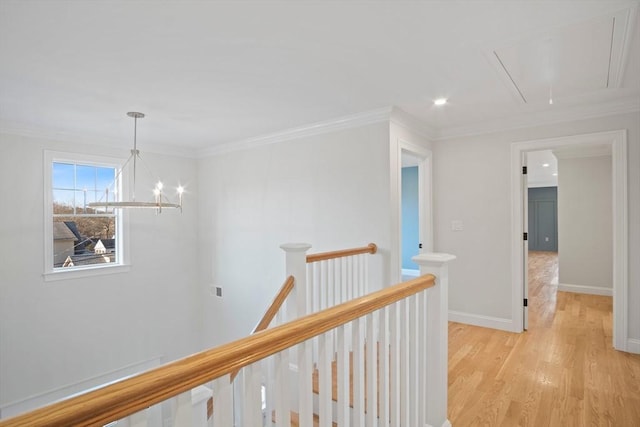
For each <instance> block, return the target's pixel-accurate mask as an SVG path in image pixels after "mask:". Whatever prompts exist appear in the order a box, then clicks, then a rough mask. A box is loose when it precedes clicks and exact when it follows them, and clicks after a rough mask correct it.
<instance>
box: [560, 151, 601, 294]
mask: <svg viewBox="0 0 640 427" xmlns="http://www.w3.org/2000/svg"><path fill="white" fill-rule="evenodd" d="M611 185H612V183H611V156H598V157H579V158H563V157H561V158H559V159H558V263H559V264H558V274H559V278H558V281H559V283H560V284H562V285H563V286H564V288H566V289H563V290H572V289H574V290H576V291H583V292H588V293H590V292H596V291H597V289H592V290H589V289H581V288H582V287H590V288H594V287H595V288H609V291H610V290H611V288H612V281H613V257H612V254H613V233H612V230H613V218H612V205H611V203H612V197H613V196H612V191H611ZM566 285H571V286H569V287H567V286H566Z"/></svg>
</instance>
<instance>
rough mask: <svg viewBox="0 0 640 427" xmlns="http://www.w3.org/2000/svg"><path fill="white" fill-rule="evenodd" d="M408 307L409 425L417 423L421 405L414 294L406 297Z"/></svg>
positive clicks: (416, 315) (416, 316)
mask: <svg viewBox="0 0 640 427" xmlns="http://www.w3.org/2000/svg"><path fill="white" fill-rule="evenodd" d="M406 301H407V307H408V309H409V328H408V329H409V377H408V379H409V395H408V398H407V400H408V401H409V425H412V426H417V425H418V408H419V407H422V406H424V405H422V404H421V403H420V402H419V401H418V397H419V396H418V345H417V343H418V328H417V325H418V309H417V306H416V304H417V302H418V301H417V298H416V296H415V295H412V296H411V297H409V298H407V299H406Z"/></svg>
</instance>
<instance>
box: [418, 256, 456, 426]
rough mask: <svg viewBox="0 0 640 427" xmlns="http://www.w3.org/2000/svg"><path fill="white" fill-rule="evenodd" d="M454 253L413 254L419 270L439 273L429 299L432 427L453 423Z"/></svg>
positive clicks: (428, 405) (429, 414)
mask: <svg viewBox="0 0 640 427" xmlns="http://www.w3.org/2000/svg"><path fill="white" fill-rule="evenodd" d="M454 259H456V257H455V255H450V254H444V253H424V254H420V255H416V256H414V257H413V258H412V260H413V262H415V263H416V264H418V265H419V266H420V274H423V275H424V274H433V275H434V276H436V285H435V286H434V287H433V288H431V289H429V291H428V292H429V293H428V300H427V347H428V354H429V358H428V360H427V366H426V369H427V372H426V375H427V385H428V392H427V401H426V402H425V405H426V412H427V423H428V424H429V425H431V426H433V427H440V426H443V427H444V426H450V425H451V423H450V422H449V420H448V419H447V388H448V387H447V375H448V363H447V357H448V345H449V339H448V318H449V262H451V261H453V260H454Z"/></svg>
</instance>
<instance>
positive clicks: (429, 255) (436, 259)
mask: <svg viewBox="0 0 640 427" xmlns="http://www.w3.org/2000/svg"><path fill="white" fill-rule="evenodd" d="M454 259H456V256H455V255H451V254H446V253H442V252H426V253H423V254H418V255H416V256H414V257H413V258H411V260H412V261H413V262H415V263H416V264H418V265H442V264H446V263H448V262H450V261H453V260H454Z"/></svg>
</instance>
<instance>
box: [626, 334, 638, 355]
mask: <svg viewBox="0 0 640 427" xmlns="http://www.w3.org/2000/svg"><path fill="white" fill-rule="evenodd" d="M627 351H628V352H629V353H635V354H640V340H637V339H634V338H629V339H628V340H627Z"/></svg>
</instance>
